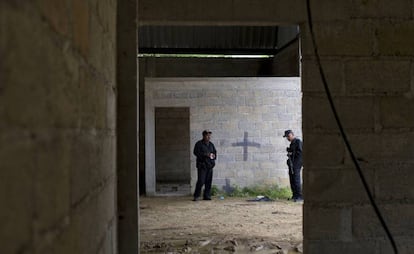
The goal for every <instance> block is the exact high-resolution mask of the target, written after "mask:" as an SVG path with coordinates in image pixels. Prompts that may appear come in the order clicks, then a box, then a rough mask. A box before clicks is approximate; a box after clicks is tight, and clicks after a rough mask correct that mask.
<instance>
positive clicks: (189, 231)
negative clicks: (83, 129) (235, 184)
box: [140, 197, 302, 254]
mask: <svg viewBox="0 0 414 254" xmlns="http://www.w3.org/2000/svg"><path fill="white" fill-rule="evenodd" d="M140 237H141V252H143V253H229V252H236V253H250V252H259V253H261V254H262V253H263V254H265V253H266V254H267V253H297V252H301V251H302V244H301V243H302V205H301V204H298V203H293V202H289V201H274V202H251V201H247V198H228V197H226V198H225V199H224V200H220V199H218V198H213V200H212V201H202V200H201V201H198V202H193V201H191V197H152V198H147V197H141V198H140Z"/></svg>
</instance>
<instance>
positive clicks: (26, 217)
mask: <svg viewBox="0 0 414 254" xmlns="http://www.w3.org/2000/svg"><path fill="white" fill-rule="evenodd" d="M0 17H1V18H0V21H1V35H0V56H1V61H0V161H1V162H0V168H1V170H0V186H1V194H0V204H1V209H0V225H1V226H0V239H1V244H0V253H4V254H6V253H7V254H13V253H42V254H44V253H59V254H65V253H68V254H69V253H70V254H73V253H77V254H82V253H84V254H93V253H96V254H98V253H105V254H106V253H108V254H109V253H116V248H117V246H116V245H117V244H116V228H117V227H116V220H117V219H116V217H115V214H116V204H115V193H116V190H115V189H116V184H115V181H116V176H115V162H116V158H115V143H116V138H115V135H116V133H115V121H116V115H115V111H116V105H115V101H116V99H115V98H116V96H115V87H116V85H115V84H116V81H115V64H116V63H115V60H116V59H115V57H116V52H115V51H116V48H115V45H116V41H115V37H116V27H115V24H116V23H115V17H116V1H115V0H107V1H94V0H90V1H79V0H71V1H69V0H68V1H1V3H0Z"/></svg>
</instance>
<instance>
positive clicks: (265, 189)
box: [211, 184, 292, 199]
mask: <svg viewBox="0 0 414 254" xmlns="http://www.w3.org/2000/svg"><path fill="white" fill-rule="evenodd" d="M211 194H212V195H213V196H228V197H256V196H267V197H269V198H271V199H288V198H290V197H291V196H292V191H291V190H290V188H289V187H279V186H278V185H276V184H275V185H257V186H252V187H244V188H241V187H239V186H237V185H233V186H232V188H231V191H230V192H228V193H226V192H225V191H223V190H220V189H219V188H218V187H217V186H216V185H213V186H212V188H211Z"/></svg>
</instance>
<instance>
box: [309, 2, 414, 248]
mask: <svg viewBox="0 0 414 254" xmlns="http://www.w3.org/2000/svg"><path fill="white" fill-rule="evenodd" d="M312 2H315V4H314V5H312V7H313V8H312V9H313V10H314V16H315V19H316V21H315V23H314V28H315V34H316V41H317V43H318V45H319V52H320V54H321V58H322V65H323V68H324V69H325V71H326V75H327V80H328V82H329V86H330V88H331V90H332V92H333V94H334V97H335V98H334V100H335V103H336V105H337V107H338V111H339V115H340V118H341V120H342V121H343V124H344V127H345V130H346V132H347V134H348V135H349V139H350V142H351V145H352V147H353V150H354V152H355V154H356V156H357V158H358V161H359V163H360V165H361V167H362V169H363V172H364V175H365V177H366V178H367V181H368V184H369V185H370V190H371V191H372V192H373V194H374V198H375V200H376V201H377V203H378V205H379V207H380V210H381V211H382V213H383V215H384V217H385V221H386V222H387V223H388V224H389V227H390V230H391V232H392V234H393V235H394V237H395V239H396V241H397V244H398V246H399V249H400V253H412V251H413V250H412V249H413V246H414V240H413V239H414V230H413V229H414V221H413V220H412V218H414V206H413V201H414V192H413V188H412V183H413V182H414V171H413V170H412V169H413V166H414V145H413V141H414V131H413V127H414V122H413V120H412V119H413V117H412V113H411V112H412V111H413V110H414V86H413V84H414V82H413V78H414V76H413V70H414V67H413V66H414V65H413V55H414V51H413V47H412V43H413V38H414V37H412V33H413V31H414V24H413V23H412V1H393V2H392V4H391V3H390V2H387V1H376V2H375V3H374V2H369V1H368V2H366V1H330V2H329V6H330V8H329V9H330V11H329V12H327V11H324V9H322V8H321V6H322V5H321V4H320V3H318V4H317V3H316V1H312ZM396 19H398V21H396ZM391 20H394V21H391ZM302 36H303V37H302V38H303V43H302V45H303V48H302V53H303V59H304V61H303V91H304V102H303V116H304V136H305V138H306V139H305V169H306V170H305V171H304V173H305V176H304V179H305V182H304V185H305V200H306V202H305V209H304V238H305V250H306V252H307V253H333V252H335V253H392V250H391V248H390V244H389V242H388V240H387V239H386V238H385V233H384V230H383V229H382V228H381V226H380V224H379V222H378V219H377V218H376V216H375V215H374V212H373V209H372V207H371V206H370V204H369V202H368V198H367V195H366V194H365V192H364V190H363V188H362V184H361V181H360V180H359V178H358V176H357V173H356V170H355V168H354V166H353V164H352V162H351V160H350V157H349V155H348V153H347V152H346V151H345V147H344V144H343V141H342V139H341V138H340V136H339V134H338V128H337V126H336V124H335V122H334V119H333V117H332V113H331V112H330V109H329V107H328V103H327V99H326V96H325V94H324V92H323V87H322V83H321V80H320V78H319V76H318V70H317V68H316V66H315V61H314V60H315V59H314V56H313V54H312V49H311V45H312V44H311V42H310V36H309V30H308V27H307V26H306V25H303V26H302Z"/></svg>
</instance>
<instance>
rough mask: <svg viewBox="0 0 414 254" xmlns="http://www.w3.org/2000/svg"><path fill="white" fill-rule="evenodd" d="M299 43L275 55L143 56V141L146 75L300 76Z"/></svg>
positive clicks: (142, 135)
mask: <svg viewBox="0 0 414 254" xmlns="http://www.w3.org/2000/svg"><path fill="white" fill-rule="evenodd" d="M298 62H299V43H298V42H296V43H292V44H290V45H289V46H288V47H287V48H285V49H284V50H283V51H282V52H280V53H279V54H277V55H276V56H275V58H273V59H272V58H258V59H254V58H250V59H243V58H185V57H184V58H183V57H178V58H167V57H141V58H139V73H140V75H139V89H140V90H139V96H140V105H139V110H140V112H139V115H140V120H139V122H140V126H139V132H140V133H139V135H140V140H144V139H145V107H144V105H145V93H144V87H145V78H163V77H186V78H189V77H299V64H298ZM139 145H140V147H139V151H140V153H139V154H140V159H139V162H140V164H139V169H140V172H139V174H140V191H141V193H145V143H144V142H140V144H139Z"/></svg>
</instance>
